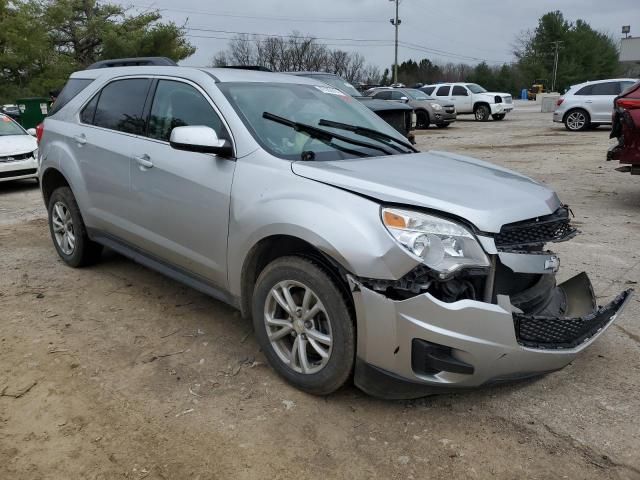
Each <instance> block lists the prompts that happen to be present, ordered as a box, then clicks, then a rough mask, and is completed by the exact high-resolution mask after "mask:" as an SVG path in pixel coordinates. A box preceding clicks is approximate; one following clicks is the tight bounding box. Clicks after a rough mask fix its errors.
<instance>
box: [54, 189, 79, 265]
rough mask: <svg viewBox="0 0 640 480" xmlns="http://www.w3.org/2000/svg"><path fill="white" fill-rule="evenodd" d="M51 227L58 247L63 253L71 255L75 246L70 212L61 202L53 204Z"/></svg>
mask: <svg viewBox="0 0 640 480" xmlns="http://www.w3.org/2000/svg"><path fill="white" fill-rule="evenodd" d="M51 227H52V230H53V236H54V237H55V240H56V243H57V245H58V248H60V250H61V251H62V253H64V254H65V255H71V254H72V253H73V251H74V250H75V248H76V236H75V231H74V228H73V219H72V218H71V212H70V211H69V208H67V206H66V205H65V204H64V203H63V202H56V203H55V205H54V206H53V210H52V211H51Z"/></svg>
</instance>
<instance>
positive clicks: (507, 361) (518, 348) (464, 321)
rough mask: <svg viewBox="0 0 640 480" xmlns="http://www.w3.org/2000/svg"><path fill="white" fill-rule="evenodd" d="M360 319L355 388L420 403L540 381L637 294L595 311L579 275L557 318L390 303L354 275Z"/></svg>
mask: <svg viewBox="0 0 640 480" xmlns="http://www.w3.org/2000/svg"><path fill="white" fill-rule="evenodd" d="M348 278H349V283H350V287H351V292H352V295H353V300H354V303H355V308H356V315H357V328H358V346H357V361H356V372H355V383H356V385H357V386H358V387H359V388H361V389H362V390H364V391H365V392H367V393H369V394H371V395H373V396H377V397H382V398H396V399H398V398H416V397H420V396H424V395H428V394H432V393H442V392H443V391H447V390H456V389H460V388H464V387H478V386H482V385H487V384H493V383H498V382H503V381H509V380H516V379H522V378H527V377H532V376H537V375H540V374H543V373H547V372H551V371H554V370H558V369H561V368H563V367H564V366H566V365H567V364H568V363H570V362H571V361H572V360H573V359H574V358H575V357H576V355H577V354H578V353H580V352H581V351H582V350H584V349H585V348H586V347H587V346H588V345H590V344H591V343H592V342H593V341H594V340H595V339H596V338H597V337H598V336H599V335H600V334H602V332H604V331H605V330H606V329H607V328H608V327H609V325H611V323H612V322H613V321H614V320H615V319H616V317H617V316H618V315H619V314H620V313H621V312H622V310H623V309H624V307H625V305H626V303H627V302H628V300H629V298H630V296H631V294H632V291H631V290H627V291H625V292H623V293H622V294H620V295H619V296H618V297H616V298H615V299H614V300H613V301H612V302H610V303H609V304H608V305H606V306H604V307H599V308H598V307H596V303H595V297H594V294H593V289H592V288H591V283H590V282H589V279H588V278H587V276H586V274H584V273H582V274H580V275H578V276H576V277H574V278H572V279H570V280H568V281H567V282H564V283H563V284H561V285H558V286H557V287H556V293H555V295H557V296H558V301H559V302H560V303H561V304H562V305H563V306H562V307H561V311H562V312H563V313H562V315H560V316H553V315H547V312H546V311H545V312H543V314H537V315H526V314H524V313H522V312H521V311H519V310H518V309H516V308H515V307H513V306H512V304H511V302H510V299H509V297H508V296H504V295H499V296H498V298H497V303H496V304H494V303H485V302H481V301H477V300H459V301H456V302H453V303H445V302H443V301H440V300H438V299H436V298H435V297H434V296H433V295H431V294H429V293H423V294H420V295H416V296H414V297H411V298H408V299H405V300H393V299H390V298H388V297H387V296H385V295H383V294H381V293H378V292H376V291H374V290H372V289H370V288H367V286H365V285H364V284H363V283H362V282H361V281H360V280H359V279H357V278H355V277H353V276H349V277H348Z"/></svg>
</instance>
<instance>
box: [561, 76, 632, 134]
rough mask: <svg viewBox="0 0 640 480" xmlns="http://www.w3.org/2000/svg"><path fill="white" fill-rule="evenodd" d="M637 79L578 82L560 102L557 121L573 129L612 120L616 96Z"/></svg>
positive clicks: (606, 122)
mask: <svg viewBox="0 0 640 480" xmlns="http://www.w3.org/2000/svg"><path fill="white" fill-rule="evenodd" d="M636 82H637V80H634V79H632V78H618V79H611V80H598V81H595V82H585V83H580V84H578V85H574V86H573V87H571V88H570V89H569V90H567V92H566V93H565V94H564V95H562V96H561V97H560V98H559V99H558V101H557V102H556V110H555V111H554V112H553V121H554V122H557V123H564V126H565V127H566V128H567V130H570V131H572V132H578V131H582V130H587V129H589V128H595V127H598V126H599V125H608V124H611V118H612V113H613V100H614V99H615V98H616V97H617V96H618V95H620V93H621V92H622V91H624V90H626V89H627V88H628V87H630V86H631V85H633V84H635V83H636Z"/></svg>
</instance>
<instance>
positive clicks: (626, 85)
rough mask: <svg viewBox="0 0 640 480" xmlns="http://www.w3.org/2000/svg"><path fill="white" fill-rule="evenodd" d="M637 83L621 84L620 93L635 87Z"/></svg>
mask: <svg viewBox="0 0 640 480" xmlns="http://www.w3.org/2000/svg"><path fill="white" fill-rule="evenodd" d="M635 84H636V82H620V93H622V92H624V91H626V90H627V89H628V88H630V87H632V86H633V85H635Z"/></svg>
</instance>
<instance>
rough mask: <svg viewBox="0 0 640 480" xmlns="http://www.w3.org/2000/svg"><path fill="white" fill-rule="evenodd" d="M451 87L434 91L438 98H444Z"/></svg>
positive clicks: (446, 86)
mask: <svg viewBox="0 0 640 480" xmlns="http://www.w3.org/2000/svg"><path fill="white" fill-rule="evenodd" d="M450 88H451V87H449V85H445V86H443V87H440V88H438V90H437V91H436V95H437V96H438V97H446V96H447V95H449V89H450Z"/></svg>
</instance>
